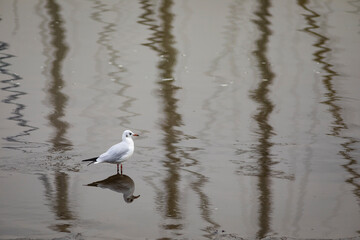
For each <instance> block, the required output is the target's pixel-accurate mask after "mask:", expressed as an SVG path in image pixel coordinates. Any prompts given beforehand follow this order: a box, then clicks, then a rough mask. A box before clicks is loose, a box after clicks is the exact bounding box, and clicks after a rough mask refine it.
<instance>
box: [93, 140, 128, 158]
mask: <svg viewBox="0 0 360 240" xmlns="http://www.w3.org/2000/svg"><path fill="white" fill-rule="evenodd" d="M128 151H129V148H128V147H127V145H126V144H123V142H121V143H118V144H116V145H114V146H112V147H111V148H109V150H107V151H106V152H105V153H103V154H101V155H100V157H99V158H98V160H97V162H116V161H117V160H119V159H121V158H122V157H124V156H125V155H126V154H127V153H128Z"/></svg>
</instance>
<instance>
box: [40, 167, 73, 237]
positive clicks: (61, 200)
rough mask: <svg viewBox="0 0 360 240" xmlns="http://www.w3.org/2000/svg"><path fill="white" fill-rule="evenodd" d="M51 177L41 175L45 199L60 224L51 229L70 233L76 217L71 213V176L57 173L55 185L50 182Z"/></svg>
mask: <svg viewBox="0 0 360 240" xmlns="http://www.w3.org/2000/svg"><path fill="white" fill-rule="evenodd" d="M50 178H51V177H50V176H48V175H45V174H41V175H40V177H39V179H40V181H41V182H42V183H43V185H44V188H45V194H44V195H45V198H46V200H47V202H48V206H49V208H50V210H51V211H52V212H53V213H54V214H55V217H56V218H55V219H56V220H57V221H58V222H59V223H58V224H55V225H51V226H50V229H52V230H54V231H57V232H70V229H69V228H71V226H72V223H71V220H75V219H76V217H75V215H74V213H73V212H72V211H71V204H70V200H69V184H68V182H69V179H68V178H69V176H68V175H67V174H66V173H63V172H56V173H55V176H54V183H53V184H52V183H51V181H50Z"/></svg>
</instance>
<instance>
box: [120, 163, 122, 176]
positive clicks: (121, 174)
mask: <svg viewBox="0 0 360 240" xmlns="http://www.w3.org/2000/svg"><path fill="white" fill-rule="evenodd" d="M120 167H121V175H122V164H120Z"/></svg>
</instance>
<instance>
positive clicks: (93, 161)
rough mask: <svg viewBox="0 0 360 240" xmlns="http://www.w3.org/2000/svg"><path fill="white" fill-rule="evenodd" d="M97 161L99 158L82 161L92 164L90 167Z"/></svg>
mask: <svg viewBox="0 0 360 240" xmlns="http://www.w3.org/2000/svg"><path fill="white" fill-rule="evenodd" d="M96 159H98V157H94V158H89V159H85V160H82V162H90V163H89V164H88V166H89V165H90V164H93V163H95V162H96Z"/></svg>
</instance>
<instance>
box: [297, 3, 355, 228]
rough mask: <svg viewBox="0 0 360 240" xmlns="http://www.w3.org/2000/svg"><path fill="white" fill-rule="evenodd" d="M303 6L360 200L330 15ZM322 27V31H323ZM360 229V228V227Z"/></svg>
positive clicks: (335, 129) (334, 126)
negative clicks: (326, 20) (328, 21)
mask: <svg viewBox="0 0 360 240" xmlns="http://www.w3.org/2000/svg"><path fill="white" fill-rule="evenodd" d="M298 4H299V6H301V7H302V8H303V9H304V10H305V11H306V14H304V16H305V20H306V22H307V24H308V27H306V28H304V29H303V31H305V32H306V33H308V34H310V35H312V36H313V37H314V38H315V43H314V44H313V46H314V47H316V49H317V51H315V52H314V53H313V56H314V59H313V60H314V61H315V62H316V63H318V64H319V65H320V66H321V69H322V70H323V72H322V73H321V78H322V83H323V85H324V88H325V89H326V92H325V94H324V97H325V99H326V100H325V101H323V102H322V103H323V104H325V105H327V106H328V111H329V112H330V114H331V116H332V117H333V120H334V121H333V122H332V125H331V126H330V129H331V133H330V135H331V136H334V137H337V138H341V139H343V140H344V143H342V144H341V147H342V150H340V151H339V155H340V156H342V157H343V159H344V160H345V161H346V162H345V163H344V164H342V165H341V166H342V167H343V168H344V169H345V170H346V172H347V173H349V176H350V177H349V178H348V179H346V182H347V183H349V184H351V185H352V186H353V189H354V190H353V193H354V195H355V197H356V198H357V200H358V203H359V204H360V184H359V179H360V173H359V172H358V166H359V165H358V161H357V160H356V158H355V157H354V156H353V152H354V150H355V149H354V148H352V145H354V144H357V143H358V142H359V141H358V140H357V139H354V138H352V137H347V136H342V135H341V132H342V131H343V130H346V129H348V126H347V124H346V122H345V120H344V118H343V116H342V112H341V110H342V108H341V106H340V103H339V101H340V100H341V96H339V95H338V93H337V92H336V89H335V87H334V81H336V80H337V79H338V76H339V74H338V73H337V72H336V71H335V66H334V64H332V63H331V62H332V61H334V60H333V59H331V56H332V55H331V52H332V51H333V50H332V49H331V43H332V41H331V39H330V38H329V37H327V36H326V35H328V34H326V29H327V27H326V26H322V27H321V29H320V24H321V23H320V20H321V19H324V18H325V17H326V16H324V15H320V14H318V13H317V12H316V11H314V10H312V9H311V8H310V7H309V2H308V1H307V0H299V1H298ZM320 30H321V33H320ZM358 233H360V230H358Z"/></svg>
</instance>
